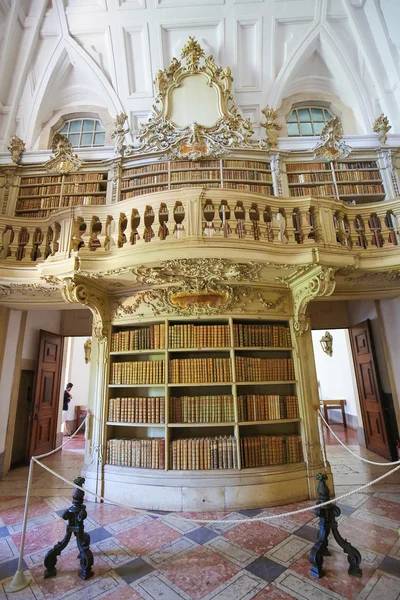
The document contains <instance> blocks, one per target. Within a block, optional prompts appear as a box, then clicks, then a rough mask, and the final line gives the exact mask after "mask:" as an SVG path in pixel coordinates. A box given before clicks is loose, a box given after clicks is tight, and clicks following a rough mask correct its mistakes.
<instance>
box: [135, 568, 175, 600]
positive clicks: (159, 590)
mask: <svg viewBox="0 0 400 600" xmlns="http://www.w3.org/2000/svg"><path fill="white" fill-rule="evenodd" d="M137 587H138V589H139V590H140V592H141V593H142V594H145V596H144V597H145V598H146V600H147V599H149V600H150V599H152V600H153V599H154V598H165V600H167V599H168V600H182V595H181V594H180V593H179V592H178V591H177V590H176V589H174V587H175V586H173V585H172V584H171V583H170V582H166V581H165V579H164V578H161V577H160V576H159V575H157V574H154V575H151V576H150V577H146V579H143V580H142V581H141V582H140V583H139V584H138V586H137Z"/></svg>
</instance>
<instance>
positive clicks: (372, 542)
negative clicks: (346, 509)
mask: <svg viewBox="0 0 400 600" xmlns="http://www.w3.org/2000/svg"><path fill="white" fill-rule="evenodd" d="M341 533H342V535H343V536H345V537H346V538H347V539H348V540H349V542H350V543H351V544H353V546H355V547H356V548H358V549H359V550H360V551H361V548H365V549H366V550H373V551H374V552H379V553H381V554H386V553H387V552H389V550H390V548H391V547H392V546H393V544H394V543H395V542H396V540H397V537H398V533H397V531H393V530H390V529H386V528H385V527H379V525H374V524H372V523H367V522H366V521H364V520H361V519H358V518H356V517H353V516H351V517H348V518H347V520H346V527H345V529H344V530H343V532H341ZM361 553H362V552H361Z"/></svg>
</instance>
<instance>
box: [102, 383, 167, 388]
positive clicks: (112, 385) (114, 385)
mask: <svg viewBox="0 0 400 600" xmlns="http://www.w3.org/2000/svg"><path fill="white" fill-rule="evenodd" d="M108 387H110V388H137V387H138V388H141V387H165V383H109V384H108Z"/></svg>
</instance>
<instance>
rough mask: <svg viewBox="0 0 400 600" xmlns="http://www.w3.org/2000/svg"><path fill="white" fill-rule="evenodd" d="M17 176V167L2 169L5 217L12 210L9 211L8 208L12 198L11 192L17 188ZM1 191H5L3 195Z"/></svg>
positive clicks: (0, 181) (2, 209) (0, 170)
mask: <svg viewBox="0 0 400 600" xmlns="http://www.w3.org/2000/svg"><path fill="white" fill-rule="evenodd" d="M16 174H17V170H16V168H15V167H8V168H6V169H0V198H1V214H2V215H5V214H7V213H8V214H10V210H8V211H7V207H8V203H9V200H10V196H11V190H12V189H13V187H17V184H16V180H17V177H16ZM2 180H3V181H2ZM1 190H3V193H1Z"/></svg>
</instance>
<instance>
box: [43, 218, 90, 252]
mask: <svg viewBox="0 0 400 600" xmlns="http://www.w3.org/2000/svg"><path fill="white" fill-rule="evenodd" d="M86 230H87V225H86V223H85V221H84V219H83V218H82V217H77V219H76V220H75V222H74V231H73V235H72V250H73V251H74V252H78V250H80V249H81V248H85V247H88V240H86V241H85V239H84V236H85V234H86ZM52 253H53V252H52Z"/></svg>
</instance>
